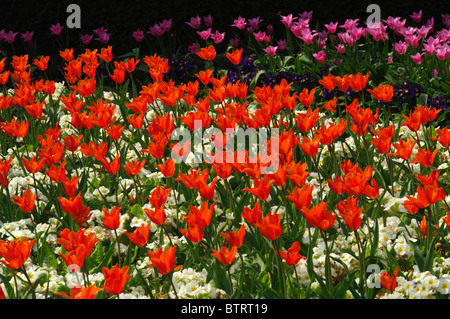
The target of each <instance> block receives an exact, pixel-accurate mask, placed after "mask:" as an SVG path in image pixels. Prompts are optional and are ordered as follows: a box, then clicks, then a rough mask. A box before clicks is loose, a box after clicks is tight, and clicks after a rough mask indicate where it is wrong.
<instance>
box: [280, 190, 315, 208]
mask: <svg viewBox="0 0 450 319" xmlns="http://www.w3.org/2000/svg"><path fill="white" fill-rule="evenodd" d="M313 189H314V185H303V186H302V187H301V188H300V187H296V188H294V191H293V192H291V191H289V190H288V192H289V194H291V195H290V196H286V198H287V199H290V200H292V201H293V202H294V206H295V208H297V209H298V210H300V211H301V209H302V208H303V207H306V208H308V207H309V206H310V205H311V200H312V192H313Z"/></svg>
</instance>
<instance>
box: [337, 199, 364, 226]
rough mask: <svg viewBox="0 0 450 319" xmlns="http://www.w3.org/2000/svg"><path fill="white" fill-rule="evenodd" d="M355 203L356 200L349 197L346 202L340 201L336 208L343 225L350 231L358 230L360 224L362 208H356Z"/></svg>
mask: <svg viewBox="0 0 450 319" xmlns="http://www.w3.org/2000/svg"><path fill="white" fill-rule="evenodd" d="M356 202H357V199H356V198H355V197H349V198H348V199H347V202H344V201H342V200H341V201H340V202H339V204H338V205H337V206H336V207H337V209H338V211H339V215H340V216H341V217H342V219H343V220H344V222H345V225H347V227H348V228H350V229H352V230H357V229H359V227H361V223H362V220H361V213H362V207H360V208H358V207H357V206H356Z"/></svg>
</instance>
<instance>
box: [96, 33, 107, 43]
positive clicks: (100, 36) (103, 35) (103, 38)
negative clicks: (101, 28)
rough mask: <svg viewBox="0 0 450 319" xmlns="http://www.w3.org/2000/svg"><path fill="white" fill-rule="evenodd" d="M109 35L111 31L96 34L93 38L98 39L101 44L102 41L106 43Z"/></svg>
mask: <svg viewBox="0 0 450 319" xmlns="http://www.w3.org/2000/svg"><path fill="white" fill-rule="evenodd" d="M110 36H111V33H106V32H103V33H100V34H98V37H97V38H95V40H96V41H99V42H101V43H103V44H104V43H108V41H109V37H110Z"/></svg>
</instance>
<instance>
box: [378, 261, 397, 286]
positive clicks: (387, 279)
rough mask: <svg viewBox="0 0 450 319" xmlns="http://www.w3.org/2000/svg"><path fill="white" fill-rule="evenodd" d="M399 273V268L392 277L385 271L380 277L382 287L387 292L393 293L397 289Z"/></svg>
mask: <svg viewBox="0 0 450 319" xmlns="http://www.w3.org/2000/svg"><path fill="white" fill-rule="evenodd" d="M397 273H398V267H397V268H395V270H394V273H393V274H392V277H391V276H390V275H389V273H388V272H387V271H384V272H383V274H382V275H380V283H381V286H382V287H383V288H384V289H386V290H389V291H393V290H394V289H395V288H396V287H397Z"/></svg>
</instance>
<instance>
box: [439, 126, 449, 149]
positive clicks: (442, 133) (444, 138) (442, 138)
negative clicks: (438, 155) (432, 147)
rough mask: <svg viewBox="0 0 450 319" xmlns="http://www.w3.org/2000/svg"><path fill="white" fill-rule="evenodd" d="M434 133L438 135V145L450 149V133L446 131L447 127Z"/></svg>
mask: <svg viewBox="0 0 450 319" xmlns="http://www.w3.org/2000/svg"><path fill="white" fill-rule="evenodd" d="M436 133H437V134H438V135H439V139H438V141H439V143H441V145H442V146H443V147H450V131H449V130H448V127H445V128H444V129H443V130H441V129H436Z"/></svg>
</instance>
